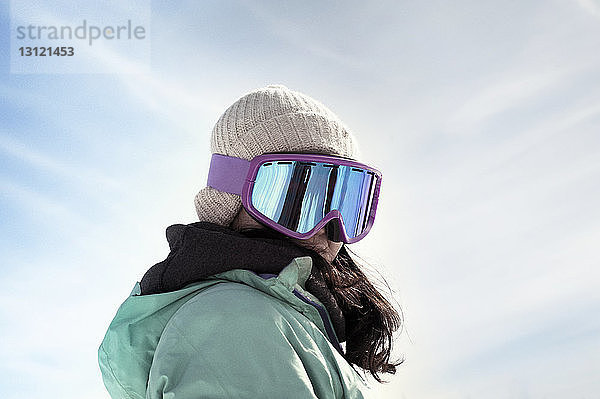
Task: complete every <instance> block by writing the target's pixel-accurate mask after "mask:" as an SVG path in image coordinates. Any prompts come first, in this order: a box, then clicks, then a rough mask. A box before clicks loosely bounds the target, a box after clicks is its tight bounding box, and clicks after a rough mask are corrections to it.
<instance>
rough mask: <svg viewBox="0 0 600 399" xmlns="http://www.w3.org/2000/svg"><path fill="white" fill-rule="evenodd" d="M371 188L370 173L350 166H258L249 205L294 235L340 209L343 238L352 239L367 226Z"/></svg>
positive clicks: (289, 163)
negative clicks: (344, 233) (343, 229)
mask: <svg viewBox="0 0 600 399" xmlns="http://www.w3.org/2000/svg"><path fill="white" fill-rule="evenodd" d="M375 184H376V176H375V174H374V173H373V172H371V171H367V170H363V169H360V168H355V167H352V166H344V165H333V164H327V163H322V162H301V161H273V162H266V163H264V164H262V165H261V166H260V167H259V169H258V173H257V176H256V180H255V182H254V188H253V190H252V194H251V201H252V205H253V206H254V208H256V210H257V211H259V212H260V213H262V214H263V215H265V216H266V217H267V218H269V219H271V220H273V221H274V222H276V223H278V224H280V225H282V226H284V227H286V228H288V229H290V230H293V231H296V232H298V233H306V232H308V231H310V230H311V229H313V228H314V227H315V226H316V225H317V224H318V223H319V222H320V221H321V220H323V218H324V217H325V215H326V214H327V213H329V212H330V211H331V210H334V209H335V210H338V211H339V212H340V213H341V215H342V219H343V223H344V228H345V230H346V234H347V235H348V237H349V238H354V237H356V236H358V235H360V234H361V233H362V232H363V231H364V230H365V228H366V226H367V222H368V219H369V215H370V214H371V206H372V201H373V194H374V191H375Z"/></svg>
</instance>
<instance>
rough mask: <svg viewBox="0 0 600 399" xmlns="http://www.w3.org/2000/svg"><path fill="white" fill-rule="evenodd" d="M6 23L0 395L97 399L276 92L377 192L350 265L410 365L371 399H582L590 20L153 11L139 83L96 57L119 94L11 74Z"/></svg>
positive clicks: (498, 9) (493, 5) (590, 2)
mask: <svg viewBox="0 0 600 399" xmlns="http://www.w3.org/2000/svg"><path fill="white" fill-rule="evenodd" d="M53 4H56V6H55V7H53V8H52V9H51V12H53V13H54V14H55V15H54V16H55V17H56V18H57V19H60V18H61V4H62V2H57V3H53ZM9 22H10V13H9V7H8V5H7V4H6V2H4V3H2V6H1V7H0V29H1V30H2V34H0V98H1V99H2V101H1V102H0V164H1V165H2V168H1V169H0V188H1V191H0V192H1V196H0V217H1V220H2V223H0V236H1V237H2V240H1V241H0V254H2V255H1V256H2V258H1V259H2V262H1V263H0V268H1V271H2V273H1V275H0V303H2V306H0V326H1V327H0V334H1V339H0V396H2V397H3V398H7V399H15V398H33V397H44V398H47V397H56V398H61V399H62V398H67V399H68V398H81V397H85V398H107V397H108V395H107V393H106V392H105V391H104V388H103V386H102V382H101V379H100V373H99V370H98V367H97V363H96V350H97V347H98V345H99V343H100V341H101V339H102V336H103V335H104V332H105V329H106V327H107V325H108V323H109V322H110V320H111V319H112V317H113V315H114V312H115V311H116V309H117V307H118V305H119V304H120V303H121V302H122V300H123V299H124V298H125V297H126V296H127V294H128V293H129V292H130V290H131V288H132V286H133V284H134V283H135V281H137V280H139V278H141V276H142V275H143V273H144V272H145V270H147V268H148V267H150V266H151V265H153V264H154V263H156V262H158V261H160V260H162V259H164V257H165V256H166V254H167V253H168V246H167V243H166V240H165V238H164V229H165V228H166V226H168V225H170V224H173V223H188V222H193V221H194V220H195V218H196V216H195V211H194V207H193V196H194V194H195V193H196V192H197V191H198V190H199V189H200V188H202V187H204V185H205V182H206V176H207V167H208V163H209V157H210V147H209V137H210V131H211V129H212V126H213V125H214V123H215V122H216V120H217V119H218V117H219V116H220V114H221V113H222V112H223V111H224V110H225V108H226V107H227V106H229V105H230V104H231V103H232V102H233V101H235V100H236V99H237V98H239V97H240V96H241V95H243V94H244V93H246V92H248V91H250V90H253V89H255V88H258V87H262V86H265V85H267V84H273V83H280V84H285V85H286V86H288V87H290V88H292V89H294V90H298V91H301V92H304V93H306V94H308V95H310V96H312V97H314V98H316V99H318V100H320V101H322V102H323V103H324V104H326V105H327V106H328V107H329V108H331V109H332V110H333V111H334V112H335V113H336V114H338V116H340V118H341V119H342V120H343V121H344V122H345V123H346V124H347V125H348V126H350V128H351V129H352V130H353V132H354V134H355V136H356V137H357V139H358V142H359V145H360V147H361V153H362V158H363V159H362V160H363V161H364V162H366V163H371V164H373V165H375V166H377V167H378V168H379V169H380V170H382V171H383V174H384V180H383V186H382V192H381V198H380V206H379V208H378V216H377V220H376V222H375V225H374V227H373V229H372V231H371V233H370V234H369V236H368V237H367V238H365V239H364V240H363V241H361V242H359V243H356V244H353V246H352V249H353V250H354V251H355V252H357V253H359V254H360V255H361V256H363V258H364V259H366V260H368V261H369V262H370V264H371V265H372V267H373V269H374V271H373V274H374V275H376V271H379V272H380V273H382V274H383V275H384V276H385V277H386V278H387V279H388V281H389V282H390V283H391V285H392V286H393V288H394V289H395V290H396V300H397V301H398V302H399V304H400V305H401V307H402V309H403V311H404V314H405V319H406V320H405V322H406V326H405V327H406V328H405V331H404V333H403V334H402V335H401V336H400V339H399V341H398V354H404V355H405V356H406V359H407V360H406V362H405V364H404V365H402V366H401V367H400V368H399V370H398V373H397V374H396V376H393V377H390V380H391V382H390V383H389V384H387V385H385V386H383V387H376V388H374V391H375V392H374V395H373V396H374V397H384V398H403V399H405V398H409V399H412V398H419V399H423V398H424V399H436V398H444V399H455V398H456V399H459V398H460V399H466V398H479V397H485V398H489V399H495V398H498V399H500V398H516V399H517V398H518V399H526V398H536V399H537V398H547V399H553V398H564V397H569V398H582V399H583V398H592V397H595V396H594V395H597V392H598V391H599V390H600V380H599V379H598V377H597V376H598V375H599V374H600V318H599V317H598V314H599V313H600V293H599V292H600V291H599V290H598V286H599V284H600V269H599V268H598V265H599V262H600V253H599V249H598V248H599V246H598V242H600V211H599V210H598V206H597V204H598V203H600V184H598V183H599V181H600V55H599V54H600V52H599V51H598V49H599V48H600V2H599V1H597V0H560V1H559V0H556V1H554V0H549V1H543V2H542V1H537V2H536V1H502V2H499V1H495V2H492V1H454V2H443V1H431V2H426V4H425V2H418V1H405V2H392V1H388V2H385V1H383V2H377V4H372V3H366V2H357V1H347V2H343V3H342V2H302V3H296V2H285V3H284V2H275V1H272V2H267V1H262V2H251V1H237V2H234V1H232V2H222V1H202V2H194V1H187V2H186V1H183V2H179V3H178V5H177V6H174V5H173V4H171V3H169V2H166V1H164V2H157V1H153V2H152V6H151V27H150V32H151V34H150V39H151V62H150V68H149V69H148V68H146V67H147V65H142V64H139V63H136V62H135V61H132V60H128V59H127V57H121V58H118V59H116V58H110V57H109V56H108V55H107V54H104V53H99V55H98V59H97V62H99V63H105V64H106V65H112V66H115V65H117V66H123V65H127V66H128V68H129V69H130V73H127V74H125V73H104V74H11V73H10V72H9V71H10V46H9V37H10V36H9V35H10V32H9ZM375 270H376V271H375Z"/></svg>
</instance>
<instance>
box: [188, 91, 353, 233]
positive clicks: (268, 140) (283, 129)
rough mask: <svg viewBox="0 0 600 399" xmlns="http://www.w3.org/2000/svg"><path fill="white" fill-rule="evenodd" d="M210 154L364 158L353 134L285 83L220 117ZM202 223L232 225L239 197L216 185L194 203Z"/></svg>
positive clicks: (244, 100)
mask: <svg viewBox="0 0 600 399" xmlns="http://www.w3.org/2000/svg"><path fill="white" fill-rule="evenodd" d="M210 148H211V152H212V153H213V154H214V153H217V154H222V155H228V156H233V157H238V158H243V159H246V160H251V159H252V158H254V157H256V156H258V155H261V154H264V153H267V152H303V153H316V154H324V155H334V156H343V157H348V158H352V159H357V157H359V149H358V147H357V145H356V143H355V139H354V137H353V134H352V133H351V131H350V130H349V129H348V128H347V127H346V126H345V125H344V124H343V123H342V121H340V119H339V118H338V117H337V116H336V115H335V114H334V113H333V112H332V111H331V110H329V109H328V108H327V107H326V106H325V105H323V104H322V103H320V102H318V101H317V100H315V99H313V98H311V97H309V96H307V95H305V94H302V93H299V92H297V91H294V90H290V89H288V88H287V87H285V86H283V85H269V86H266V87H263V88H260V89H257V90H255V91H252V92H250V93H247V94H245V95H244V96H242V97H241V98H239V99H238V100H237V101H236V102H234V103H233V104H232V105H231V106H230V107H229V108H227V110H225V112H224V113H223V115H221V117H220V118H219V119H218V121H217V123H216V124H215V127H214V128H213V130H212V135H211V140H210ZM194 203H195V205H196V213H197V214H198V218H199V219H200V221H205V222H211V223H216V224H219V225H222V226H229V225H230V223H231V222H232V221H233V219H234V218H235V216H236V215H237V214H238V212H239V211H240V209H241V208H242V200H241V197H240V196H239V195H236V194H230V193H226V192H223V191H219V190H217V189H215V188H213V187H208V186H207V187H205V188H203V189H201V190H200V191H199V192H198V194H196V197H195V199H194Z"/></svg>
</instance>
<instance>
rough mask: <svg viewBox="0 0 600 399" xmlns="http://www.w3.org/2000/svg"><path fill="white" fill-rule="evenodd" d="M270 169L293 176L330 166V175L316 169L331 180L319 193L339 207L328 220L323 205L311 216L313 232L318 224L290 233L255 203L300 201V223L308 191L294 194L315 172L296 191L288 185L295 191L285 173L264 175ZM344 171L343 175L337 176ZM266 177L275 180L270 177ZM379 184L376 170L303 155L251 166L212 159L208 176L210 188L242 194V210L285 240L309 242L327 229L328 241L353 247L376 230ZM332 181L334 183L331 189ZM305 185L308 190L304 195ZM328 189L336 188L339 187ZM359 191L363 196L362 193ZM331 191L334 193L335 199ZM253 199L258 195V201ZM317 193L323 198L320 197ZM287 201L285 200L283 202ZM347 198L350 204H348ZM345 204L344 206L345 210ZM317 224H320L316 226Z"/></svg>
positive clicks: (258, 160)
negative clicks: (276, 198) (272, 199)
mask: <svg viewBox="0 0 600 399" xmlns="http://www.w3.org/2000/svg"><path fill="white" fill-rule="evenodd" d="M280 164H285V165H280ZM272 165H275V166H277V167H280V168H285V169H287V170H288V171H289V172H290V173H291V172H293V171H294V170H296V172H298V168H299V167H301V168H304V169H302V171H304V170H307V169H311V168H317V167H328V171H326V172H324V171H323V170H322V169H321V170H320V171H317V170H316V169H315V174H314V176H318V173H320V174H321V175H322V178H321V180H323V176H325V175H324V173H328V174H329V176H330V178H329V179H328V181H326V182H325V184H321V186H325V187H321V191H323V189H326V190H327V192H328V193H329V194H326V195H329V197H328V200H329V205H330V206H329V207H330V208H331V204H332V202H335V203H337V204H338V205H340V206H339V207H336V206H333V207H332V208H333V209H331V210H329V211H328V212H326V214H324V215H322V214H323V213H325V209H323V208H324V207H323V206H321V209H318V211H320V212H321V214H318V213H317V212H315V214H314V215H312V216H310V217H311V218H312V222H307V223H309V226H311V227H312V225H313V224H314V227H312V228H310V229H309V230H308V231H302V230H303V229H301V228H298V226H296V228H295V229H290V228H288V227H286V226H285V225H284V224H282V223H278V221H276V220H274V219H272V218H270V217H269V216H267V215H265V214H264V213H262V212H261V211H259V210H258V209H257V207H255V204H254V203H253V202H259V201H258V199H257V197H261V196H262V197H263V202H264V197H269V196H271V194H272V193H273V194H272V195H275V196H276V195H279V196H280V199H279V201H280V202H281V203H283V202H285V203H289V202H291V201H294V202H301V203H299V204H297V205H296V208H294V209H295V213H296V214H297V215H296V218H300V215H299V214H300V213H301V211H300V207H303V206H304V202H305V197H304V193H305V192H306V191H301V193H302V194H300V198H299V197H298V194H297V192H296V190H297V186H298V183H303V182H304V183H306V182H308V180H309V179H310V176H311V172H310V171H308V172H307V174H306V179H304V176H305V175H302V176H301V177H300V181H298V179H297V178H296V183H295V184H296V185H295V186H294V188H293V189H292V188H290V186H293V181H294V178H293V177H292V178H291V179H290V176H289V175H290V173H288V177H287V180H286V179H285V178H282V177H281V176H280V175H281V173H279V172H277V171H275V174H273V172H268V173H267V172H265V171H266V170H267V167H271V166H272ZM288 166H289V168H288ZM261 167H262V170H261ZM334 168H335V169H336V172H335V176H334V177H331V174H332V173H333V172H331V170H333V169H334ZM311 170H312V169H311ZM340 170H342V171H343V172H342V173H338V171H340ZM296 172H294V173H296ZM278 173H279V175H278ZM267 176H271V178H269V177H267ZM277 176H279V177H277ZM257 178H258V179H257ZM342 178H343V179H345V181H344V182H343V189H340V188H338V187H340V186H342V182H340V183H338V180H341V179H342ZM302 179H304V180H302ZM315 179H316V178H315ZM381 180H382V176H381V173H380V172H379V171H378V170H377V169H375V168H372V167H370V166H367V165H365V164H362V163H359V162H356V161H354V160H351V159H348V158H343V157H337V156H329V155H317V154H303V153H267V154H262V155H259V156H257V157H255V158H253V159H252V160H250V161H248V160H246V159H242V158H236V157H230V156H226V155H222V154H213V155H212V158H211V162H210V170H209V172H208V182H207V185H208V186H210V187H213V188H215V189H217V190H220V191H224V192H228V193H231V194H237V195H240V196H241V198H242V205H243V206H244V208H245V209H246V211H247V212H248V214H250V216H252V217H253V218H254V219H256V220H257V221H258V222H260V223H262V224H264V225H267V226H269V227H271V228H272V229H274V230H276V231H279V232H281V233H283V234H285V235H287V236H290V237H293V238H298V239H308V238H310V237H312V236H313V235H314V234H316V233H317V232H319V231H320V230H321V229H322V228H323V227H324V226H326V231H327V235H328V238H329V239H330V240H332V241H337V242H339V241H343V242H345V243H347V244H351V243H354V242H357V241H359V240H361V239H362V238H364V237H365V236H366V235H367V233H368V232H369V230H370V229H371V227H372V226H373V222H374V220H375V212H376V209H377V201H378V198H379V191H380V187H381ZM332 182H333V184H331V183H332ZM349 182H350V183H349ZM353 182H354V183H353ZM356 182H358V183H356ZM306 184H310V183H306ZM306 184H305V187H304V190H306ZM315 184H316V183H315ZM330 186H335V188H332V187H330ZM256 187H260V188H256ZM278 189H279V194H276V193H275V192H276V191H277V190H278ZM282 190H283V191H282ZM317 190H318V187H317ZM359 191H360V193H358V192H359ZM257 192H258V193H257ZM283 192H286V193H287V196H285V195H283V194H282V193H283ZM332 192H333V193H334V194H331V193H332ZM253 194H255V196H254V198H253ZM313 194H314V193H313ZM317 194H324V193H323V192H320V193H317ZM284 196H285V200H284V199H283V197H284ZM331 196H333V197H336V196H337V197H336V198H337V201H336V200H333V201H332V198H331ZM352 196H353V197H352ZM342 197H343V198H342ZM350 197H352V198H350ZM290 198H291V199H290ZM298 198H299V199H298ZM345 199H346V201H345V204H344V200H345ZM342 204H344V205H343V206H342ZM288 205H289V204H288ZM281 207H282V205H281V204H280V205H279V208H281ZM335 208H339V209H335ZM340 210H341V211H340ZM343 215H346V217H347V219H353V221H352V222H350V221H349V220H344V218H343ZM359 216H360V217H359ZM334 219H335V220H336V221H337V223H336V222H335V221H334V222H332V223H329V222H330V221H333V220H334ZM359 219H360V220H359ZM316 220H319V221H318V223H316V224H315V222H316ZM279 221H281V219H279ZM348 224H353V226H352V227H353V230H354V231H352V228H351V229H350V230H351V231H348V230H349V229H348V228H347V226H348ZM298 230H299V231H298Z"/></svg>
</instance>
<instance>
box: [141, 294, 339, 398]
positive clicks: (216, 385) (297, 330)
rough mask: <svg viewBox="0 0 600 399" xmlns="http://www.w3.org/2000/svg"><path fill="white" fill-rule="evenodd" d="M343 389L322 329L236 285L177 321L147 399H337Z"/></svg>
mask: <svg viewBox="0 0 600 399" xmlns="http://www.w3.org/2000/svg"><path fill="white" fill-rule="evenodd" d="M274 375H277V376H278V377H277V382H274V381H273V376H274ZM188 390H189V392H188ZM343 391H344V389H343V387H342V382H341V381H340V376H339V375H338V366H337V364H336V359H335V357H334V356H333V353H331V347H330V346H329V343H328V341H327V339H326V338H325V337H324V336H323V335H322V333H321V332H320V330H319V329H318V328H317V327H316V326H315V325H314V324H313V323H312V322H311V321H310V320H309V319H308V318H306V317H304V316H303V315H302V314H301V313H300V312H298V311H297V310H295V309H293V308H292V307H290V306H289V305H288V304H286V303H285V302H283V301H281V300H279V299H277V298H274V297H272V296H270V295H268V294H266V293H264V292H262V291H260V290H257V289H255V288H253V287H250V286H247V285H245V284H240V283H235V282H225V283H220V284H217V285H214V286H212V287H209V288H207V289H205V290H203V291H201V292H200V293H198V294H197V295H195V296H194V297H193V298H191V299H190V300H189V301H187V302H186V303H185V304H184V305H183V306H182V307H181V308H180V309H179V310H178V311H177V312H176V313H175V314H174V315H173V317H172V318H171V320H170V321H169V323H168V324H167V326H166V327H165V330H164V331H163V334H162V336H161V338H160V341H159V343H158V346H157V348H156V352H155V356H154V361H153V364H152V367H151V369H150V378H149V385H148V394H149V396H148V397H149V398H162V397H163V396H164V395H165V394H166V393H172V394H176V395H175V397H182V398H187V397H188V396H187V395H188V393H189V395H190V396H189V397H194V396H193V392H202V393H203V394H205V396H206V397H215V398H216V397H223V398H225V397H233V396H236V397H257V396H260V395H262V396H268V397H289V398H292V397H301V398H310V397H319V398H335V397H342V395H343Z"/></svg>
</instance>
